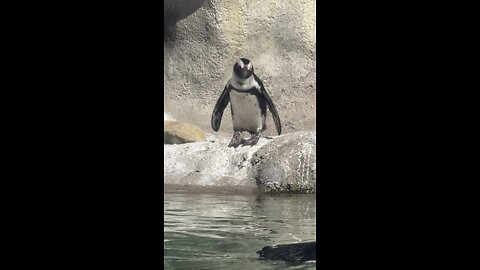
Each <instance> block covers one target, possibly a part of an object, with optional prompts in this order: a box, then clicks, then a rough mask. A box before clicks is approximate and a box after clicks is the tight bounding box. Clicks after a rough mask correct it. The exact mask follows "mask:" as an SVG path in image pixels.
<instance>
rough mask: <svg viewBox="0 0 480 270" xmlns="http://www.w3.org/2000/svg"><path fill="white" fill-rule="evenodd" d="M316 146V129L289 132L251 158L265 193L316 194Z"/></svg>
mask: <svg viewBox="0 0 480 270" xmlns="http://www.w3.org/2000/svg"><path fill="white" fill-rule="evenodd" d="M316 148H317V143H316V137H315V133H313V132H298V133H292V134H288V135H285V136H282V137H280V138H278V139H277V140H276V141H275V143H269V144H267V145H265V146H263V147H262V148H260V149H259V150H258V151H256V152H255V154H253V157H252V160H251V162H252V165H253V168H254V170H253V172H254V177H255V179H256V181H257V184H258V185H260V186H261V187H263V188H264V189H265V192H290V191H291V192H300V193H315V192H316V183H317V172H316V150H317V149H316Z"/></svg>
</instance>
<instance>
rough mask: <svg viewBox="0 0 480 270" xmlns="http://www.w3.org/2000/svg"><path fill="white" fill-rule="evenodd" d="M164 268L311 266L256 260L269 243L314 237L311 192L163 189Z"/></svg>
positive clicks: (308, 266)
mask: <svg viewBox="0 0 480 270" xmlns="http://www.w3.org/2000/svg"><path fill="white" fill-rule="evenodd" d="M164 235H165V236H164V268H165V269H228V270H235V269H242V270H245V269H316V263H315V262H307V263H302V264H294V265H291V264H286V263H285V262H282V261H267V260H258V254H256V251H257V250H260V249H261V248H262V247H264V246H267V245H272V244H283V243H295V242H309V241H315V240H316V197H315V195H310V194H298V195H282V196H279V195H276V196H267V195H232V194H181V193H165V194H164Z"/></svg>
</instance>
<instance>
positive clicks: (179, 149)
mask: <svg viewBox="0 0 480 270" xmlns="http://www.w3.org/2000/svg"><path fill="white" fill-rule="evenodd" d="M228 142H229V139H225V138H221V139H217V140H209V141H206V142H197V143H189V144H181V145H164V157H163V158H164V165H163V166H164V186H165V190H166V191H178V190H188V191H198V190H201V191H205V190H208V191H215V192H221V191H226V192H232V191H233V192H300V193H313V192H315V191H316V182H315V181H316V177H315V163H316V162H315V158H316V157H315V152H314V150H315V148H316V146H315V145H316V140H315V132H297V133H292V134H288V135H282V136H277V137H273V139H266V138H261V139H260V141H259V142H258V144H257V145H255V146H253V147H251V146H245V147H239V148H237V149H234V148H228V147H227V145H228ZM275 157H276V158H275ZM312 174H313V176H312Z"/></svg>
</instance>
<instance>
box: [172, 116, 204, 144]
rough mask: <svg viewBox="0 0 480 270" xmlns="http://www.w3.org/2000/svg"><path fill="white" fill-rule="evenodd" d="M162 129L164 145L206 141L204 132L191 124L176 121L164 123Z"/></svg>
mask: <svg viewBox="0 0 480 270" xmlns="http://www.w3.org/2000/svg"><path fill="white" fill-rule="evenodd" d="M163 128H164V131H163V143H164V144H182V143H190V142H200V141H205V140H206V139H207V137H206V134H205V132H203V130H201V129H200V128H199V127H198V126H196V125H193V124H189V123H182V122H177V121H164V122H163Z"/></svg>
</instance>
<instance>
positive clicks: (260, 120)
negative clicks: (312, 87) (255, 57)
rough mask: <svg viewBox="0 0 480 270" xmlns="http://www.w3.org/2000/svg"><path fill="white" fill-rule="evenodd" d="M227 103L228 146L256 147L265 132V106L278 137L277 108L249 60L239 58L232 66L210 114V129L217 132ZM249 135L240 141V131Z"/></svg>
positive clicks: (279, 127)
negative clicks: (229, 120) (229, 114)
mask: <svg viewBox="0 0 480 270" xmlns="http://www.w3.org/2000/svg"><path fill="white" fill-rule="evenodd" d="M229 102H230V105H231V110H232V120H233V130H234V134H233V138H232V141H231V142H230V144H229V145H228V146H229V147H232V146H233V147H235V148H236V147H238V146H239V145H240V144H243V145H252V146H253V145H255V144H256V143H257V142H258V140H259V138H260V134H261V132H263V131H265V130H266V129H267V124H266V116H267V107H268V109H269V110H270V112H271V113H272V116H273V120H274V122H275V127H276V129H277V133H278V135H280V134H281V133H282V125H281V122H280V117H279V115H278V112H277V109H276V108H275V105H274V104H273V101H272V99H271V98H270V96H269V95H268V93H267V91H266V90H265V87H264V85H263V83H262V81H261V80H260V78H258V77H257V75H255V73H254V69H253V65H252V62H250V60H248V59H246V58H240V59H239V60H238V61H237V62H236V63H235V65H234V66H233V72H232V78H231V79H230V80H229V81H228V82H227V84H226V85H225V89H224V90H223V92H222V95H221V96H220V98H219V99H218V101H217V104H216V105H215V108H214V109H213V113H212V120H211V125H212V128H213V130H215V131H218V130H219V129H220V123H221V121H222V116H223V111H224V110H225V108H226V107H227V105H228V103H229ZM244 131H248V132H250V134H251V135H252V137H251V138H250V139H249V140H245V139H243V138H242V132H244Z"/></svg>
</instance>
